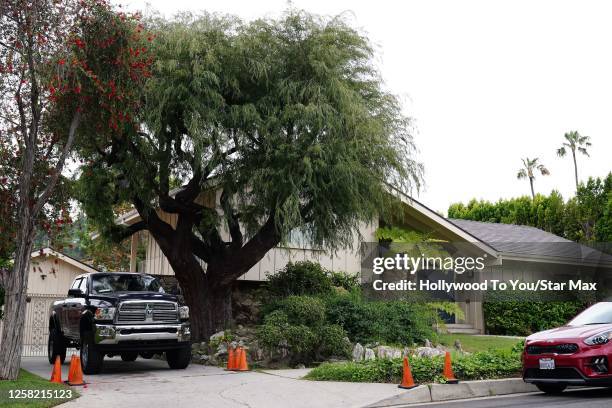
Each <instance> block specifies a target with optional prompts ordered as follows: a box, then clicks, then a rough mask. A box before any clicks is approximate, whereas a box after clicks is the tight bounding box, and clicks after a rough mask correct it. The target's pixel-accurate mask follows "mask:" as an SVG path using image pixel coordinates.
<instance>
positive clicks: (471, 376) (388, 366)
mask: <svg viewBox="0 0 612 408" xmlns="http://www.w3.org/2000/svg"><path fill="white" fill-rule="evenodd" d="M452 365H453V371H454V373H455V376H456V377H457V378H458V379H460V380H480V379H491V378H500V377H510V376H514V375H517V374H518V373H519V372H520V370H521V357H520V353H518V352H514V351H510V350H491V351H483V352H478V353H474V354H469V355H463V356H456V357H455V358H454V359H453V364H452ZM410 366H411V369H412V375H413V377H414V380H415V381H416V382H417V383H427V382H444V378H443V377H442V370H443V367H444V358H443V357H434V358H429V357H411V358H410ZM401 377H402V359H392V360H388V359H377V360H369V361H361V362H346V363H324V364H321V365H320V366H318V367H316V368H315V369H313V370H312V371H311V372H310V373H308V375H307V376H306V378H308V379H311V380H319V381H350V382H381V383H398V382H400V381H401Z"/></svg>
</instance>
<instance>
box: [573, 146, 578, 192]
mask: <svg viewBox="0 0 612 408" xmlns="http://www.w3.org/2000/svg"><path fill="white" fill-rule="evenodd" d="M572 159H574V177H575V179H576V193H577V192H578V164H577V163H576V152H575V151H574V150H572Z"/></svg>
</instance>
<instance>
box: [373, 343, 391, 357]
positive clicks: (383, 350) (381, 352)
mask: <svg viewBox="0 0 612 408" xmlns="http://www.w3.org/2000/svg"><path fill="white" fill-rule="evenodd" d="M375 351H376V357H377V358H379V359H381V358H387V352H388V347H386V346H378V347H376V349H375Z"/></svg>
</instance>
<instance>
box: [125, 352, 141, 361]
mask: <svg viewBox="0 0 612 408" xmlns="http://www.w3.org/2000/svg"><path fill="white" fill-rule="evenodd" d="M137 358H138V353H137V352H135V351H130V352H127V353H121V360H123V361H128V362H129V361H136V359H137Z"/></svg>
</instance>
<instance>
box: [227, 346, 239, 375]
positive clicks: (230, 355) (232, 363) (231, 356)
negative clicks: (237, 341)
mask: <svg viewBox="0 0 612 408" xmlns="http://www.w3.org/2000/svg"><path fill="white" fill-rule="evenodd" d="M237 352H238V350H236V352H234V348H233V347H232V345H231V344H230V345H229V346H228V347H227V370H234V369H235V368H236V354H237Z"/></svg>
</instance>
